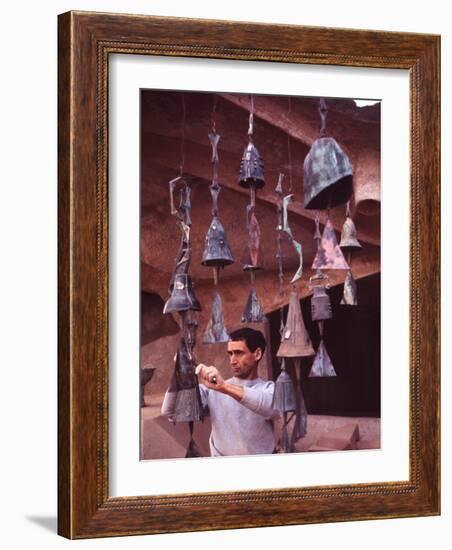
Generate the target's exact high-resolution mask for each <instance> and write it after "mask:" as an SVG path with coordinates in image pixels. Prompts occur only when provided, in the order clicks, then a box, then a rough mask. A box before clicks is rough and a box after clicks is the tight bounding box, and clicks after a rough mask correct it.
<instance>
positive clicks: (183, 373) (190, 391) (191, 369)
mask: <svg viewBox="0 0 452 550" xmlns="http://www.w3.org/2000/svg"><path fill="white" fill-rule="evenodd" d="M175 378H176V387H177V394H176V402H175V405H174V412H173V415H172V418H173V422H193V421H198V420H203V419H204V410H203V406H202V403H201V396H200V393H199V387H198V378H197V376H196V374H195V364H194V361H193V359H192V357H191V356H190V353H189V350H188V347H187V344H186V342H185V339H184V338H181V339H180V340H179V347H178V350H177V354H176V367H175Z"/></svg>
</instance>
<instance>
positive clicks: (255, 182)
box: [239, 141, 265, 189]
mask: <svg viewBox="0 0 452 550" xmlns="http://www.w3.org/2000/svg"><path fill="white" fill-rule="evenodd" d="M239 185H240V187H246V188H249V187H251V186H254V188H255V189H262V187H264V185H265V181H264V161H263V160H262V157H261V156H260V155H259V152H258V150H257V149H256V147H255V145H254V144H253V142H251V141H250V142H249V143H248V145H247V146H246V147H245V150H244V151H243V156H242V160H241V162H240V176H239Z"/></svg>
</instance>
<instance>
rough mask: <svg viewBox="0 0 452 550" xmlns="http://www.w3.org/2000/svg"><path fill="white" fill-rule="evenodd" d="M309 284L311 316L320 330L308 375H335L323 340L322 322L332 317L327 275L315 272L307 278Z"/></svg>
mask: <svg viewBox="0 0 452 550" xmlns="http://www.w3.org/2000/svg"><path fill="white" fill-rule="evenodd" d="M313 281H324V284H323V283H319V284H314V285H313V284H312V283H313ZM309 286H310V288H311V289H312V290H313V296H312V298H311V316H312V320H313V321H316V322H317V323H318V327H319V332H320V344H319V347H318V349H317V353H316V355H315V357H314V362H313V364H312V367H311V371H310V373H309V376H310V377H311V378H312V377H321V376H324V377H328V376H336V372H335V370H334V367H333V364H332V363H331V359H330V357H329V355H328V352H327V351H326V347H325V344H324V342H323V328H324V322H325V321H327V320H328V319H331V318H332V311H331V300H330V297H329V296H328V294H327V292H326V291H327V289H329V288H330V285H329V279H328V276H327V275H324V274H323V273H321V272H319V273H317V274H316V275H314V276H313V277H311V278H310V279H309Z"/></svg>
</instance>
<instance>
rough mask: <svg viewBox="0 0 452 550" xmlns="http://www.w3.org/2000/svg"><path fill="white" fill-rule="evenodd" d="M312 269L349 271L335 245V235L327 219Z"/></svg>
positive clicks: (339, 250) (337, 246)
mask: <svg viewBox="0 0 452 550" xmlns="http://www.w3.org/2000/svg"><path fill="white" fill-rule="evenodd" d="M312 269H350V266H349V265H348V263H347V262H346V261H345V258H344V255H343V254H342V251H341V249H340V247H339V245H338V244H337V239H336V233H335V232H334V228H333V224H332V223H331V220H330V219H329V218H328V220H327V222H326V224H325V228H324V230H323V235H322V238H321V240H320V243H319V248H318V250H317V254H316V255H315V258H314V261H313V262H312Z"/></svg>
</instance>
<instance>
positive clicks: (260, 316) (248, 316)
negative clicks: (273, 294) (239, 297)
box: [242, 288, 265, 323]
mask: <svg viewBox="0 0 452 550" xmlns="http://www.w3.org/2000/svg"><path fill="white" fill-rule="evenodd" d="M264 319H265V314H264V310H263V309H262V306H261V304H260V302H259V298H258V297H257V294H256V291H255V290H254V288H252V289H251V290H250V292H249V294H248V299H247V301H246V306H245V309H244V310H243V314H242V323H262V321H263V320H264Z"/></svg>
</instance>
